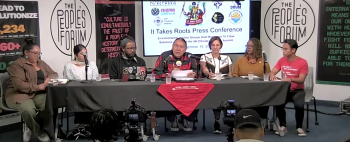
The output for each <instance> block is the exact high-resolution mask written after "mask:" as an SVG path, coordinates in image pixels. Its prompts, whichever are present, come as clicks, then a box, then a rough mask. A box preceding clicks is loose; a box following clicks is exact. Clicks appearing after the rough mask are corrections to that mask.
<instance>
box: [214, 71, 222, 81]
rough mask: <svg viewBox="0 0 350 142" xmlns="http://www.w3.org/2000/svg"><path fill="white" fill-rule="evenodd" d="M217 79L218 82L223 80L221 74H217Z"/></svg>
mask: <svg viewBox="0 0 350 142" xmlns="http://www.w3.org/2000/svg"><path fill="white" fill-rule="evenodd" d="M215 78H216V80H217V81H220V80H221V73H215Z"/></svg>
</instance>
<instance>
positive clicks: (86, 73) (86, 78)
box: [81, 52, 91, 83]
mask: <svg viewBox="0 0 350 142" xmlns="http://www.w3.org/2000/svg"><path fill="white" fill-rule="evenodd" d="M83 56H84V61H85V81H82V82H81V83H91V81H89V80H88V68H89V61H88V59H87V57H86V53H85V52H83Z"/></svg>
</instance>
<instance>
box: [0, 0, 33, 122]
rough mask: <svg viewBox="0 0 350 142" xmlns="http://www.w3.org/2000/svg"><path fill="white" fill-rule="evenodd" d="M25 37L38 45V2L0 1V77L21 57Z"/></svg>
mask: <svg viewBox="0 0 350 142" xmlns="http://www.w3.org/2000/svg"><path fill="white" fill-rule="evenodd" d="M27 37H33V38H34V39H35V40H36V43H37V44H39V14H38V2H37V1H0V77H1V76H2V75H3V73H5V72H7V68H8V67H9V66H10V65H11V63H12V62H13V61H14V60H16V59H17V58H19V57H20V56H21V55H22V48H23V46H24V45H25V42H24V39H25V38H27ZM0 112H1V111H0ZM5 113H6V112H2V113H0V115H4V114H5Z"/></svg>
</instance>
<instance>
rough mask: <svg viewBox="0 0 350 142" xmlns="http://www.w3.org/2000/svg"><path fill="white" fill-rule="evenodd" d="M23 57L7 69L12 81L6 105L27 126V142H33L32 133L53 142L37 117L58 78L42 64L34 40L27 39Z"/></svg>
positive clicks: (25, 133) (25, 139)
mask: <svg viewBox="0 0 350 142" xmlns="http://www.w3.org/2000/svg"><path fill="white" fill-rule="evenodd" d="M25 42H26V45H25V46H24V47H23V57H20V58H19V59H17V60H15V61H14V62H13V63H12V65H11V66H10V67H9V69H8V73H9V76H10V80H9V82H8V88H7V91H6V93H5V98H6V104H7V106H8V107H10V108H14V109H17V110H18V111H19V112H20V113H21V116H22V119H23V120H24V123H25V124H26V126H25V130H24V133H23V140H24V141H25V142H27V141H29V140H30V137H31V135H32V132H33V133H34V134H35V135H37V136H38V139H39V140H40V141H43V142H47V141H49V140H50V138H49V136H48V135H47V133H46V132H45V131H44V130H43V129H42V126H40V122H37V120H38V119H37V113H38V112H40V111H42V110H44V109H45V102H46V87H47V86H48V84H49V82H50V80H51V78H57V77H58V75H57V73H56V72H54V71H53V70H52V69H51V68H50V66H49V65H47V64H46V63H45V62H44V61H43V60H40V59H39V57H40V56H41V52H40V48H39V46H38V45H37V44H35V43H34V39H33V38H26V39H25Z"/></svg>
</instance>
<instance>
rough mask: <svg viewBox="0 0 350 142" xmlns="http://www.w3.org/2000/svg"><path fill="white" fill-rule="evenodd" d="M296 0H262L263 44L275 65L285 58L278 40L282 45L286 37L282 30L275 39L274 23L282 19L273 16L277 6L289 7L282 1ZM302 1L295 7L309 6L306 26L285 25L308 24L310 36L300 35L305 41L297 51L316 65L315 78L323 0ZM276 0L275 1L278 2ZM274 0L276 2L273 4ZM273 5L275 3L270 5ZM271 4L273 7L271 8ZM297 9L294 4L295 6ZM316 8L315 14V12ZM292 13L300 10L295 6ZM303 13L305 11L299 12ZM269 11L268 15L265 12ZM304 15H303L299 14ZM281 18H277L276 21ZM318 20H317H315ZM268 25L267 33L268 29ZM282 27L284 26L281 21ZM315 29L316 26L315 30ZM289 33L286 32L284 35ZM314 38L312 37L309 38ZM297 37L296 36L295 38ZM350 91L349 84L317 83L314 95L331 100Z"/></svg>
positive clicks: (335, 99) (306, 7)
mask: <svg viewBox="0 0 350 142" xmlns="http://www.w3.org/2000/svg"><path fill="white" fill-rule="evenodd" d="M293 1H294V0H278V1H276V0H262V2H261V3H262V4H261V29H260V31H261V33H260V37H261V42H262V44H263V48H264V50H265V51H266V53H267V55H269V56H268V57H269V58H268V61H269V62H270V64H272V65H275V64H276V62H277V60H278V59H279V58H280V57H282V51H281V49H280V48H279V47H277V46H276V45H275V44H274V43H276V44H277V45H279V46H281V45H282V43H280V42H279V39H280V38H281V39H284V38H283V37H281V36H280V35H279V33H278V34H277V35H276V37H275V38H274V35H273V34H272V32H273V31H274V28H272V27H273V26H277V25H275V24H274V23H275V22H278V19H281V17H279V16H277V17H276V18H274V17H275V16H273V15H272V11H273V8H275V11H278V10H280V11H281V10H282V9H283V8H285V7H286V4H284V5H282V3H291V4H292V6H293V5H294V3H293ZM305 1H306V2H307V3H308V4H309V5H308V4H307V3H306V2H304V1H303V0H298V1H295V2H296V4H295V6H296V7H295V8H305V9H306V10H307V11H306V12H307V13H306V19H300V21H301V20H306V23H305V25H303V24H301V25H293V23H289V24H284V25H283V26H285V27H287V26H289V27H298V26H300V27H301V28H302V29H303V28H304V27H306V36H305V37H302V38H300V39H299V40H297V41H298V43H299V45H300V44H303V43H305V44H303V45H302V46H301V47H300V48H299V49H298V51H297V53H296V54H297V55H298V56H300V57H302V58H304V59H306V60H307V61H308V64H309V66H310V67H313V68H314V80H315V79H316V56H317V55H316V54H317V35H318V34H317V33H318V12H319V1H318V0H305ZM274 2H275V3H274ZM273 3H274V4H273ZM270 5H272V6H271V7H270ZM269 7H270V9H268V8H269ZM291 8H293V7H291ZM312 10H313V13H312ZM292 12H296V10H295V9H293V10H292ZM298 13H299V14H301V11H299V12H298ZM266 14H267V16H266V18H265V15H266ZM299 18H302V17H299ZM276 19H277V20H276ZM314 19H315V20H314ZM265 26H266V32H265ZM279 26H282V25H281V23H280V25H279ZM312 29H314V31H313V33H312ZM283 35H285V34H282V36H283ZM309 37H310V39H308V38H309ZM269 38H271V40H270V39H269ZM293 39H296V38H293ZM348 90H350V87H348V86H336V85H320V84H315V86H314V96H315V97H316V99H319V100H330V101H341V100H344V99H346V98H348V97H349V95H348V93H347V92H348Z"/></svg>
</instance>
